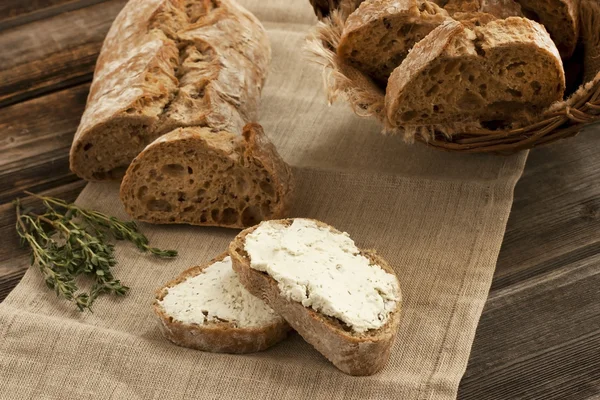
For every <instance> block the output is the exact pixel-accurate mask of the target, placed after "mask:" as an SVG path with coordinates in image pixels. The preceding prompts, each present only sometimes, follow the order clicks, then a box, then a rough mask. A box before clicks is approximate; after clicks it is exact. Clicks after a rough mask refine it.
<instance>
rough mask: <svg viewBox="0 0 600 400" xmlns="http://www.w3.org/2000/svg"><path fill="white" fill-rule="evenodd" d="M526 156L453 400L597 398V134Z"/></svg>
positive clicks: (599, 270) (599, 320)
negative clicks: (470, 351) (483, 304)
mask: <svg viewBox="0 0 600 400" xmlns="http://www.w3.org/2000/svg"><path fill="white" fill-rule="evenodd" d="M589 129H591V131H588V132H587V133H586V134H584V135H580V136H579V137H576V138H573V139H570V140H569V141H565V142H559V143H556V144H554V145H551V146H548V147H542V148H539V149H536V150H534V151H532V152H531V153H530V157H529V160H528V163H527V166H526V168H525V173H524V176H523V178H522V179H521V180H520V182H519V184H518V185H517V187H516V190H515V202H514V204H513V209H512V212H511V216H510V219H509V222H508V227H507V231H506V236H505V238H504V243H503V247H502V250H501V252H500V256H499V260H498V266H497V269H496V274H495V277H494V281H493V283H492V290H491V292H490V297H489V299H488V302H487V303H486V307H485V309H484V312H483V315H482V318H481V321H480V324H479V327H478V330H477V335H476V338H475V342H474V344H473V349H472V353H471V358H470V361H469V366H468V368H467V372H466V374H465V377H464V378H463V381H462V382H461V386H460V390H459V398H460V399H477V400H479V399H482V400H484V399H517V398H518V399H544V400H546V399H548V400H550V399H591V398H593V396H595V395H598V394H600V353H599V352H598V349H599V348H600V290H598V287H600V185H598V183H599V182H600V178H599V177H598V172H597V171H600V157H598V152H597V149H598V146H599V145H600V135H599V133H600V126H594V127H591V128H589Z"/></svg>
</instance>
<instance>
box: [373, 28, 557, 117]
mask: <svg viewBox="0 0 600 400" xmlns="http://www.w3.org/2000/svg"><path fill="white" fill-rule="evenodd" d="M564 89H565V77H564V72H563V67H562V62H561V59H560V56H559V54H558V50H557V49H556V46H555V45H554V43H553V42H552V40H551V39H550V36H549V35H548V33H547V32H546V30H545V29H544V27H543V26H541V25H540V24H538V23H536V22H533V21H530V20H528V19H525V18H519V17H510V18H507V19H504V20H502V19H498V20H495V21H492V22H489V23H488V24H487V25H484V26H475V27H473V29H468V28H465V26H463V25H462V24H461V23H459V22H456V21H448V22H445V23H444V24H443V25H441V26H439V27H438V28H436V29H435V30H433V31H432V32H431V33H430V34H429V35H428V36H427V37H425V38H424V39H423V40H422V41H421V42H419V43H418V44H417V45H415V47H414V48H413V50H412V51H411V53H410V54H409V55H408V56H407V58H406V59H405V60H404V62H403V63H402V64H401V65H400V66H399V67H398V68H396V69H395V70H394V72H393V73H392V75H391V76H390V79H389V83H388V86H387V91H386V99H385V101H386V113H387V118H388V123H389V125H390V126H392V127H400V126H404V127H406V126H411V125H412V126H415V125H416V126H432V125H444V124H450V123H462V122H472V121H482V122H489V121H496V120H501V121H515V120H527V119H529V118H530V117H531V116H533V115H536V114H537V113H539V112H541V111H542V110H544V109H546V108H547V107H548V106H549V105H550V104H552V103H553V102H555V101H558V100H561V99H562V97H563V92H564Z"/></svg>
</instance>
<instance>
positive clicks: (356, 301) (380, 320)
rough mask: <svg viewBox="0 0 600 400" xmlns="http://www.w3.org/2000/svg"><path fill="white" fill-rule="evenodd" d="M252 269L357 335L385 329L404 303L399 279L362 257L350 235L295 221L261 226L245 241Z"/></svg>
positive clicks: (305, 304)
mask: <svg viewBox="0 0 600 400" xmlns="http://www.w3.org/2000/svg"><path fill="white" fill-rule="evenodd" d="M244 247H245V251H246V253H247V254H248V256H249V257H250V266H251V268H253V269H256V270H258V271H263V272H266V273H268V274H269V275H270V276H271V277H272V278H273V279H275V280H276V281H277V282H278V286H279V290H280V291H281V294H282V295H283V296H284V297H285V298H287V299H288V300H294V301H297V302H300V303H302V305H304V306H305V307H311V308H313V309H314V310H316V311H318V312H320V313H322V314H325V315H328V316H330V317H335V318H337V319H339V320H341V321H342V322H343V323H345V324H346V325H348V326H349V327H350V328H351V329H352V330H354V331H355V332H359V333H362V332H365V331H367V330H369V329H378V328H381V327H382V326H383V325H384V324H385V323H386V322H387V319H388V317H389V315H390V313H391V312H392V311H393V310H395V308H396V306H397V303H398V302H399V301H400V288H399V285H398V280H397V278H396V276H395V275H393V274H390V273H388V272H386V271H384V270H383V269H382V268H381V267H380V266H378V265H371V261H370V260H369V259H368V258H366V257H365V256H363V255H361V254H360V250H359V249H358V248H357V247H356V245H355V244H354V241H353V240H352V239H350V237H349V236H348V234H347V233H334V232H332V231H331V230H330V229H328V228H326V227H319V226H318V225H317V224H316V223H315V222H314V221H312V220H308V219H300V218H297V219H295V220H294V221H293V223H292V224H291V225H289V226H286V225H284V224H282V223H281V222H278V221H267V222H263V223H261V224H260V225H259V226H258V227H257V228H256V229H255V230H254V231H253V232H252V233H250V234H249V235H247V236H246V239H245V245H244Z"/></svg>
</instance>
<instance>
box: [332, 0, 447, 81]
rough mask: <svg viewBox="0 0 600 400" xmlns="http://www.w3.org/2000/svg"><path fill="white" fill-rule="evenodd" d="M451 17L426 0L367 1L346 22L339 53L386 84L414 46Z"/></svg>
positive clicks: (356, 66) (353, 64) (351, 63)
mask: <svg viewBox="0 0 600 400" xmlns="http://www.w3.org/2000/svg"><path fill="white" fill-rule="evenodd" d="M448 18H449V15H448V13H447V12H446V11H445V10H443V9H442V8H440V7H438V6H437V5H436V4H435V3H432V2H429V1H427V0H418V1H416V0H398V1H394V2H391V1H389V0H366V1H364V2H362V4H361V5H360V6H359V7H358V9H356V11H354V12H353V13H352V14H350V16H349V17H348V19H347V20H346V23H345V25H344V31H343V33H342V37H341V39H340V43H339V46H338V49H337V54H338V56H339V57H340V58H341V59H343V60H346V61H347V62H348V63H349V64H350V65H352V66H354V67H355V68H357V69H359V70H361V71H363V72H364V73H365V74H367V75H368V76H370V77H372V78H373V79H375V80H376V81H378V82H380V83H382V84H384V85H385V83H386V82H387V78H388V77H389V76H390V74H391V73H392V71H393V70H394V68H396V67H397V66H398V65H400V63H401V62H402V60H404V58H405V57H406V55H407V54H408V52H409V50H410V49H411V48H412V46H413V45H414V44H415V43H417V42H418V41H419V40H421V39H422V38H424V37H425V36H426V35H427V34H428V33H429V32H431V31H432V30H433V29H434V28H435V27H437V26H438V25H440V24H441V23H442V22H444V21H445V20H447V19H448Z"/></svg>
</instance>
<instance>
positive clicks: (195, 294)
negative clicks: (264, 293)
mask: <svg viewBox="0 0 600 400" xmlns="http://www.w3.org/2000/svg"><path fill="white" fill-rule="evenodd" d="M154 311H155V312H156V314H157V315H158V316H159V317H160V320H161V325H160V328H161V331H162V334H163V335H164V336H165V337H166V338H167V339H168V340H170V341H171V342H173V343H175V344H177V345H179V346H183V347H190V348H193V349H197V350H203V351H210V352H215V353H251V352H256V351H261V350H265V349H267V348H269V347H271V346H273V345H274V344H276V343H278V342H280V341H282V340H283V339H285V338H286V336H287V334H288V332H289V331H290V330H291V329H290V326H289V325H288V324H287V323H286V322H285V320H284V319H283V318H281V317H280V316H279V315H277V314H276V313H275V312H274V311H273V310H272V309H271V308H270V307H269V306H267V305H266V304H265V303H264V302H263V301H262V300H260V299H258V298H256V297H255V296H253V295H251V294H250V293H249V292H248V291H247V290H246V289H245V288H244V287H243V286H242V284H241V283H240V281H239V279H238V277H237V275H236V273H235V272H234V271H233V269H232V266H231V258H230V257H229V256H228V255H227V254H226V253H224V254H221V255H220V256H219V257H217V258H215V259H214V260H212V261H210V262H208V263H206V264H203V265H200V266H197V267H193V268H190V269H188V270H186V271H184V272H183V273H181V275H179V277H177V278H176V279H174V280H172V281H170V282H169V283H167V284H166V285H165V286H164V287H162V288H161V289H159V290H158V292H157V295H156V300H155V302H154Z"/></svg>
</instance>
